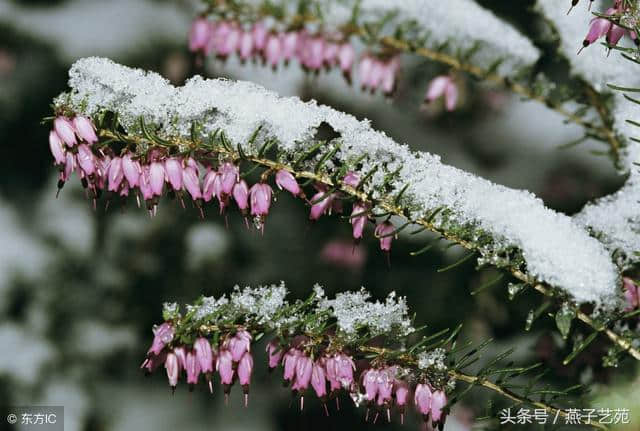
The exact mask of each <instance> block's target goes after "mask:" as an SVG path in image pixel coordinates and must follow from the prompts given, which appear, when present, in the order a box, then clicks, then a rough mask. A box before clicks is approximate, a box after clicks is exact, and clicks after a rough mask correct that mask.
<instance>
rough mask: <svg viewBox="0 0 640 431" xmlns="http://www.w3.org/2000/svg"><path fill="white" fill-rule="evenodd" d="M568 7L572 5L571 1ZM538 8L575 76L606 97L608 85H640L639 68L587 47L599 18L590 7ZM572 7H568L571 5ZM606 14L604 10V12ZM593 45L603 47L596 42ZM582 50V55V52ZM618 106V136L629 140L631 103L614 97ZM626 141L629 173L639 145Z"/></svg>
mask: <svg viewBox="0 0 640 431" xmlns="http://www.w3.org/2000/svg"><path fill="white" fill-rule="evenodd" d="M567 4H568V2H567ZM537 6H538V8H539V10H540V11H541V12H542V13H543V15H544V16H545V17H546V18H547V19H549V20H550V21H551V22H552V23H553V25H554V28H555V30H556V31H557V32H558V36H559V39H560V40H559V43H560V46H559V49H560V52H561V53H562V54H564V56H565V57H566V58H567V60H568V61H569V64H570V65H571V67H572V70H573V73H574V74H575V75H577V76H579V77H581V78H582V79H584V81H585V82H587V83H588V84H589V85H591V86H592V87H593V88H594V89H595V90H596V91H597V92H599V93H601V94H604V93H609V94H611V91H610V90H609V89H608V88H607V85H608V84H618V85H625V86H639V85H640V78H638V74H637V71H636V70H635V68H633V67H630V66H631V64H630V63H629V62H628V61H626V60H625V59H624V58H623V57H622V56H621V55H620V54H619V53H618V52H614V53H611V52H610V51H609V49H607V48H605V47H602V46H588V47H586V48H584V46H583V42H584V40H585V36H586V35H587V33H588V32H589V24H590V22H591V20H592V19H594V18H596V16H595V15H594V14H593V13H592V11H590V10H589V9H588V8H587V6H586V5H584V4H580V5H579V6H577V7H575V8H573V9H572V10H571V13H569V14H567V12H566V9H565V7H564V6H565V4H564V3H563V4H559V2H557V1H555V0H538V2H537ZM567 6H568V5H567ZM602 12H604V11H602ZM593 45H599V44H598V43H595V41H594V43H593ZM581 48H584V49H582V50H581V51H580V53H579V54H578V51H579V50H580V49H581ZM613 103H614V107H613V110H612V111H611V112H610V113H609V114H610V115H609V116H610V120H611V121H613V127H614V129H615V131H616V132H617V134H619V135H621V136H624V137H626V138H627V141H628V137H629V136H630V134H629V133H628V124H627V123H626V120H627V119H628V118H629V117H628V116H626V115H625V114H626V113H627V112H626V111H627V108H626V107H625V106H624V105H626V104H627V102H626V101H625V100H624V98H623V97H622V95H620V94H614V100H613ZM627 141H626V142H624V148H622V149H621V151H620V157H619V158H620V160H621V162H622V166H621V168H622V170H624V171H625V172H626V171H629V170H630V169H631V167H632V166H633V163H634V162H635V161H636V160H637V158H638V155H639V154H638V149H637V146H636V145H635V144H634V143H632V142H627Z"/></svg>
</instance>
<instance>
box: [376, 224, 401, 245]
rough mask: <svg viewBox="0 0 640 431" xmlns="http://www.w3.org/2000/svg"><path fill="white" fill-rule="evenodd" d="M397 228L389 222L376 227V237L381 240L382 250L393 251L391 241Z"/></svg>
mask: <svg viewBox="0 0 640 431" xmlns="http://www.w3.org/2000/svg"><path fill="white" fill-rule="evenodd" d="M395 230H396V228H395V227H394V226H393V225H392V224H391V223H389V222H388V221H386V222H384V223H380V224H379V225H377V226H376V229H375V235H376V237H378V238H379V239H380V250H382V251H387V252H388V251H391V241H392V240H393V233H394V232H395Z"/></svg>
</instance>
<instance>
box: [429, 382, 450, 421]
mask: <svg viewBox="0 0 640 431" xmlns="http://www.w3.org/2000/svg"><path fill="white" fill-rule="evenodd" d="M446 404H447V396H446V395H445V393H444V391H441V390H438V391H435V392H434V393H433V395H432V397H431V420H432V421H433V422H444V412H443V411H442V409H443V407H444V406H445V405H446Z"/></svg>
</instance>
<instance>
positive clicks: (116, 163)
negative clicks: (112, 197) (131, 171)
mask: <svg viewBox="0 0 640 431" xmlns="http://www.w3.org/2000/svg"><path fill="white" fill-rule="evenodd" d="M107 177H108V181H109V191H110V192H115V191H117V190H118V189H119V188H120V184H122V180H123V179H124V173H123V171H122V159H121V158H120V157H114V158H113V160H111V163H110V164H109V170H108V173H107Z"/></svg>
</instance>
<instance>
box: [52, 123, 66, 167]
mask: <svg viewBox="0 0 640 431" xmlns="http://www.w3.org/2000/svg"><path fill="white" fill-rule="evenodd" d="M62 144H63V143H62V139H60V136H58V134H57V133H56V132H55V130H52V131H51V132H49V149H50V150H51V154H52V155H53V160H54V161H55V164H56V165H64V163H65V161H66V160H67V158H66V155H65V150H64V146H63V145H62Z"/></svg>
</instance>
